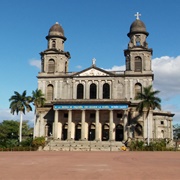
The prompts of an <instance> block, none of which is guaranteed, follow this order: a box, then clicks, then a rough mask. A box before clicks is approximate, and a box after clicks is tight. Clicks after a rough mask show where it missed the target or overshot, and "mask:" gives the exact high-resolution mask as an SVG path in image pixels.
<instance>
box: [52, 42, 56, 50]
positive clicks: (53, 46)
mask: <svg viewBox="0 0 180 180" xmlns="http://www.w3.org/2000/svg"><path fill="white" fill-rule="evenodd" d="M52 48H56V41H55V40H53V41H52Z"/></svg>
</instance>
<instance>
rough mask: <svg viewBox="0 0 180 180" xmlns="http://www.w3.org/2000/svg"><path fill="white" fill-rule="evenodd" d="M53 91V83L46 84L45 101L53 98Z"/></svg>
mask: <svg viewBox="0 0 180 180" xmlns="http://www.w3.org/2000/svg"><path fill="white" fill-rule="evenodd" d="M53 91H54V88H53V85H51V84H50V85H48V86H47V101H51V100H53V95H54V94H53Z"/></svg>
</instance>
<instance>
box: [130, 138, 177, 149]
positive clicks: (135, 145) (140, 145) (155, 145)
mask: <svg viewBox="0 0 180 180" xmlns="http://www.w3.org/2000/svg"><path fill="white" fill-rule="evenodd" d="M129 149H130V151H172V150H174V148H172V147H166V141H165V140H164V139H163V140H156V141H153V142H150V144H149V146H147V144H146V143H145V142H144V141H140V140H134V141H131V143H130V145H129Z"/></svg>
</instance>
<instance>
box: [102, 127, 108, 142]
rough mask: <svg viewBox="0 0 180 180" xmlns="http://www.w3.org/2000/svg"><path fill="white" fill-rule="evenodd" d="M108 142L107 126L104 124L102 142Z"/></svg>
mask: <svg viewBox="0 0 180 180" xmlns="http://www.w3.org/2000/svg"><path fill="white" fill-rule="evenodd" d="M108 140H109V125H108V124H104V125H103V126H102V141H108Z"/></svg>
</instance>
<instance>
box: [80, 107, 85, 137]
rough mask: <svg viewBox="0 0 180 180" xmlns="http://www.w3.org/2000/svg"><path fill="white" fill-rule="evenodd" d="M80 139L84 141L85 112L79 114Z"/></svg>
mask: <svg viewBox="0 0 180 180" xmlns="http://www.w3.org/2000/svg"><path fill="white" fill-rule="evenodd" d="M81 139H82V140H85V110H82V113H81Z"/></svg>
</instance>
